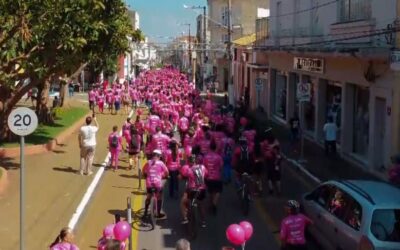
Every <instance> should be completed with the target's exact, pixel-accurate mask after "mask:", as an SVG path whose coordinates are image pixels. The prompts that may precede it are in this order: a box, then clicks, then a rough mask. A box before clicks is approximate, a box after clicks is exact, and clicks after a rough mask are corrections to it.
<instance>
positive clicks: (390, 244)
mask: <svg viewBox="0 0 400 250" xmlns="http://www.w3.org/2000/svg"><path fill="white" fill-rule="evenodd" d="M302 209H303V211H304V213H305V214H306V215H307V216H309V217H310V219H312V220H313V221H314V224H313V225H311V226H310V227H309V228H308V230H309V233H310V234H311V235H312V236H313V238H315V240H316V241H317V242H318V243H319V244H320V245H321V247H323V249H327V250H331V249H332V250H399V249H400V189H399V188H397V187H395V186H392V185H390V184H389V183H385V182H378V181H364V180H341V181H328V182H325V183H323V184H321V185H320V186H318V187H317V188H316V189H315V190H314V191H312V192H310V193H307V194H305V195H304V196H303V198H302Z"/></svg>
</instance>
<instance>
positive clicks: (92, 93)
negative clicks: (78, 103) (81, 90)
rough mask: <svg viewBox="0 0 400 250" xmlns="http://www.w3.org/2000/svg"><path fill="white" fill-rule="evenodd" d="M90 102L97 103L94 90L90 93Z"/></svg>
mask: <svg viewBox="0 0 400 250" xmlns="http://www.w3.org/2000/svg"><path fill="white" fill-rule="evenodd" d="M89 101H91V102H94V101H96V92H95V91H94V90H91V91H89Z"/></svg>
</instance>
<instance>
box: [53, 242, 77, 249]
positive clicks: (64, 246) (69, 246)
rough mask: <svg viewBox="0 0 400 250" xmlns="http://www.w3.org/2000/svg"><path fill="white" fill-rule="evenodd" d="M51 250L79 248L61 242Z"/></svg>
mask: <svg viewBox="0 0 400 250" xmlns="http://www.w3.org/2000/svg"><path fill="white" fill-rule="evenodd" d="M50 250H79V247H77V246H76V245H74V244H71V243H68V242H61V243H58V244H57V245H55V246H53V247H52V248H50Z"/></svg>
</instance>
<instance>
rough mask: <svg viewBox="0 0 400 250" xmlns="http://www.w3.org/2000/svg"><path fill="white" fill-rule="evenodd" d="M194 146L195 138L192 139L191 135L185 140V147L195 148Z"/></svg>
mask: <svg viewBox="0 0 400 250" xmlns="http://www.w3.org/2000/svg"><path fill="white" fill-rule="evenodd" d="M193 145H194V137H190V136H189V135H186V136H185V139H183V146H184V147H188V146H190V147H193Z"/></svg>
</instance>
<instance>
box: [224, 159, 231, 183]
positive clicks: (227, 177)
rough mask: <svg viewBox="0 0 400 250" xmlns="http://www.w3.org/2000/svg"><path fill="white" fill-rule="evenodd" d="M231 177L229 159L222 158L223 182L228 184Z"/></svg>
mask: <svg viewBox="0 0 400 250" xmlns="http://www.w3.org/2000/svg"><path fill="white" fill-rule="evenodd" d="M231 177H232V165H231V157H229V156H224V169H223V179H224V181H225V182H228V181H230V180H231Z"/></svg>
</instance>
